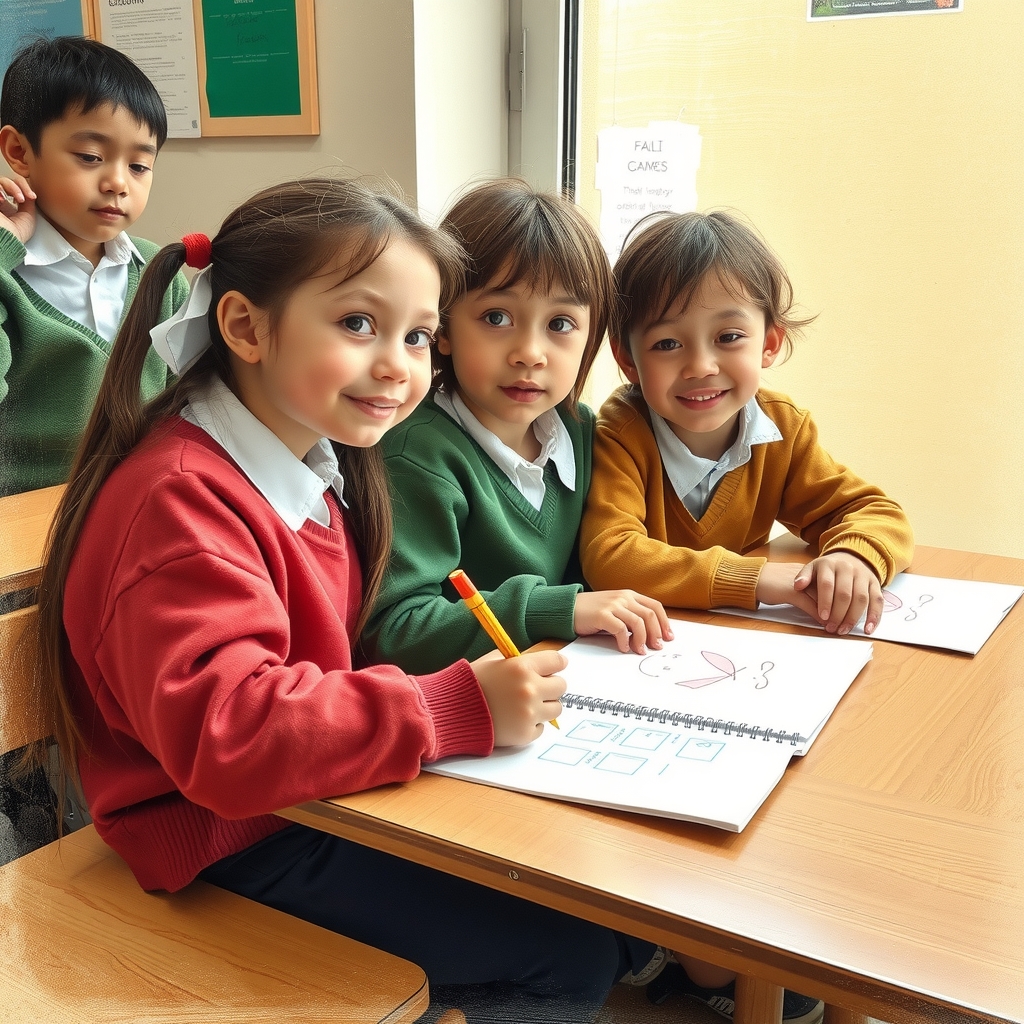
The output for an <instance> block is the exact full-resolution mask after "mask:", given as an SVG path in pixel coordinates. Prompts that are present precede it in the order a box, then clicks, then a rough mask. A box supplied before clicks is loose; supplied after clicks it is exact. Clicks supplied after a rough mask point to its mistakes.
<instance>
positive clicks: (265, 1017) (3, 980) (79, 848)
mask: <svg viewBox="0 0 1024 1024" xmlns="http://www.w3.org/2000/svg"><path fill="white" fill-rule="evenodd" d="M37 626H38V608H36V607H34V606H33V607H31V608H25V609H22V610H20V611H14V612H10V613H8V614H6V615H3V616H0V752H4V751H9V750H13V749H16V748H18V747H21V746H23V745H24V744H26V743H28V742H30V741H33V740H35V739H37V738H41V737H45V736H47V735H49V733H50V729H49V728H48V723H46V722H45V721H42V720H41V717H40V714H39V710H38V708H37V706H36V705H35V704H34V701H33V700H32V696H31V695H32V690H31V687H30V681H31V678H32V675H31V673H32V660H33V656H34V646H35V643H36V638H37ZM428 1003H429V998H428V989H427V979H426V976H425V975H424V973H423V971H422V970H421V969H420V968H419V967H416V966H415V965H414V964H411V963H409V962H408V961H406V960H400V959H399V958H397V957H394V956H391V955H390V954H388V953H383V952H381V951H380V950H377V949H373V948H372V947H370V946H364V945H363V944H362V943H359V942H355V941H353V940H352V939H347V938H345V937H343V936H341V935H336V934H335V933H333V932H329V931H326V930H325V929H323V928H318V927H316V926H315V925H312V924H309V923H308V922H306V921H301V920H299V919H298V918H294V917H291V916H289V915H288V914H283V913H281V912H279V911H276V910H271V909H270V908H268V907H264V906H262V905H261V904H259V903H254V902H252V901H250V900H246V899H243V898H242V897H240V896H236V895H234V894H233V893H229V892H227V891H225V890H223V889H218V888H217V887H216V886H213V885H208V884H206V883H204V882H198V881H197V882H193V883H192V884H191V885H189V886H187V887H186V888H185V889H183V890H182V891H180V892H177V893H173V894H167V893H161V894H152V893H146V892H143V890H142V889H140V888H139V886H138V883H137V882H136V881H135V878H134V877H133V876H132V873H131V871H129V869H128V867H127V865H126V864H125V863H124V861H123V860H121V858H120V857H119V856H118V855H117V854H116V853H114V852H113V851H112V850H111V849H110V848H109V847H108V846H106V845H105V844H104V843H103V841H102V840H101V839H100V837H99V836H98V835H97V834H96V830H95V829H94V828H93V827H92V826H91V825H90V826H87V827H86V828H83V829H81V830H79V831H78V832H73V833H71V834H69V835H67V836H65V837H64V838H63V839H60V840H58V841H57V842H55V843H51V844H50V845H49V846H44V847H43V848H42V849H39V850H36V851H35V852H34V853H30V854H27V855H26V856H23V857H20V858H19V859H17V860H15V861H13V862H12V863H10V864H7V865H4V866H3V867H0V1018H2V1019H3V1021H4V1022H5V1024H38V1022H41V1021H46V1022H50V1021H55V1022H57V1021H59V1022H61V1024H72V1022H73V1024H94V1022H95V1024H99V1022H103V1024H118V1022H120V1024H142V1022H157V1021H159V1022H160V1024H176V1022H182V1024H184V1022H202V1024H214V1022H218V1021H224V1022H227V1021H233V1022H238V1021H246V1022H260V1021H266V1022H268V1024H269V1022H273V1024H279V1022H280V1024H285V1022H300V1021H301V1022H304V1024H312V1022H321V1021H322V1022H327V1021H347V1022H354V1021H388V1022H399V1021H414V1020H416V1019H417V1018H418V1017H419V1016H420V1015H421V1014H422V1013H423V1012H424V1011H425V1010H426V1008H427V1005H428Z"/></svg>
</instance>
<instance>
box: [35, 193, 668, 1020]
mask: <svg viewBox="0 0 1024 1024" xmlns="http://www.w3.org/2000/svg"><path fill="white" fill-rule="evenodd" d="M182 263H188V264H189V265H190V266H193V267H196V268H198V269H199V273H198V274H197V275H196V277H195V279H194V281H193V283H192V288H191V292H190V295H189V299H188V301H187V302H186V303H185V305H184V306H183V307H182V308H181V310H179V312H178V313H177V314H175V316H174V317H173V318H172V319H171V320H170V321H166V322H164V323H162V324H157V325H156V326H154V324H155V322H156V320H157V316H158V310H159V301H160V297H161V296H162V295H163V293H164V291H165V290H166V288H167V285H168V284H169V282H170V281H171V279H172V278H173V276H174V274H175V273H177V272H178V270H179V269H180V268H181V266H182ZM461 275H462V262H461V253H460V250H459V247H458V245H457V244H456V243H454V242H453V241H452V240H451V239H450V238H449V237H448V236H447V235H444V234H442V233H439V232H437V231H434V230H432V229H429V228H427V227H426V226H424V225H423V224H422V223H420V221H418V220H417V219H416V217H415V216H414V215H413V214H412V213H411V212H410V211H409V210H408V209H406V207H405V206H404V205H402V204H401V203H400V202H399V201H397V200H396V199H394V198H393V197H391V196H390V195H387V194H385V193H382V192H380V191H375V190H372V189H368V188H366V187H364V186H361V185H359V184H356V183H352V182H343V181H334V180H307V181H296V182H291V183H287V184H284V185H280V186H277V187H274V188H270V189H267V190H266V191H264V192H261V193H260V194H258V195H256V196H254V197H253V198H252V199H251V200H249V201H248V202H246V203H244V204H243V205H242V206H240V207H239V208H238V209H237V210H235V211H234V212H233V213H232V214H231V215H230V216H229V217H228V218H227V220H226V221H225V222H224V224H223V226H222V227H221V229H220V231H219V232H218V234H217V236H216V237H215V238H214V239H213V240H212V242H211V241H210V240H209V239H207V238H206V237H205V236H202V235H190V236H188V237H186V238H185V239H184V240H183V241H182V242H179V243H174V244H172V245H168V246H166V247H165V248H164V249H162V250H161V251H160V253H159V254H158V255H157V256H156V257H155V258H154V259H153V260H152V262H151V263H150V266H149V268H148V269H147V271H146V274H145V277H144V279H143V281H142V283H141V286H140V290H139V293H138V296H137V298H136V300H135V303H134V305H133V306H132V309H131V311H130V313H129V316H128V319H127V320H126V322H125V324H124V327H123V329H122V331H121V333H120V335H119V337H118V339H117V343H116V344H115V346H114V350H113V352H112V354H111V358H110V362H109V366H108V369H107V373H106V376H105V378H104V381H103V385H102V388H101V390H100V394H99V398H98V403H97V407H96V410H95V412H94V414H93V417H92V420H91V422H90V424H89V427H88V429H87V431H86V434H85V437H84V439H83V441H82V445H81V447H80V449H79V452H78V455H77V457H76V460H75V465H74V467H73V470H72V474H71V479H70V481H69V483H68V486H67V491H66V494H65V496H64V500H63V501H62V503H61V506H60V508H59V510H58V514H57V518H56V522H55V526H54V529H53V532H52V536H51V541H50V549H49V554H48V559H47V565H46V570H45V575H44V580H43V584H42V588H41V591H40V603H41V612H42V629H43V636H42V645H41V646H42V649H43V652H44V655H43V656H44V662H45V664H44V666H43V669H44V671H43V673H42V674H41V678H43V679H46V680H48V681H49V683H50V687H51V689H50V692H49V693H48V695H47V696H48V697H49V703H50V705H51V708H52V710H53V713H54V717H55V720H56V722H57V730H56V731H57V738H58V741H59V745H60V749H61V752H62V755H63V758H64V761H65V764H66V765H67V766H69V767H70V768H73V767H74V766H75V765H76V764H77V770H78V774H79V777H80V779H81V784H82V788H83V790H84V793H85V796H86V799H87V802H88V805H89V809H90V812H91V813H92V816H93V819H94V821H95V823H96V828H97V831H98V832H99V833H100V834H101V835H102V836H103V838H104V839H105V840H106V842H107V843H109V844H110V846H112V847H113V848H114V849H115V850H117V851H118V853H120V854H121V856H123V857H124V859H125V860H126V861H127V862H128V864H129V866H130V867H131V868H132V870H133V872H134V873H135V875H136V877H137V878H138V880H139V882H140V884H141V885H142V886H143V887H144V888H146V889H166V890H170V891H174V890H176V889H179V888H181V887H182V886H184V885H187V884H188V883H189V882H190V881H192V879H194V878H196V877H199V876H201V877H203V878H205V879H207V880H209V881H211V882H213V883H215V884H217V885H221V886H224V887H225V888H229V889H231V890H233V891H235V892H238V893H240V894H242V895H245V896H247V897H250V898H252V899H256V900H258V901H260V902H263V903H265V904H268V905H270V906H274V907H277V908H279V909H282V910H285V911H288V912H291V913H294V914H296V915H298V916H300V917H303V918H305V919H307V920H310V921H313V922H315V923H317V924H320V925H323V926H325V927H328V928H331V929H334V930H336V931H339V932H343V933H345V934H347V935H350V936H352V937H353V938H356V939H359V940H361V941H364V942H368V943H371V944H373V945H376V946H379V947H382V948H384V949H387V950H389V951H391V952H393V953H395V954H397V955H399V956H402V957H406V958H408V959H410V960H413V961H415V962H417V963H419V964H420V965H421V966H423V968H424V969H425V970H426V972H427V974H428V976H429V978H430V982H431V985H432V987H433V989H434V992H435V995H437V994H438V993H441V994H444V993H446V992H447V993H448V994H449V996H451V998H452V999H453V1000H454V1001H455V1002H457V1003H458V1004H459V1005H460V1006H462V1007H463V1009H464V1010H465V1011H466V1013H467V1016H468V1017H469V1018H470V1019H483V1017H482V1016H481V1015H486V1017H487V1019H490V1015H493V1014H495V1013H499V1014H504V1015H505V1016H504V1017H503V1018H502V1019H505V1017H507V1018H508V1019H516V1020H523V1021H527V1020H563V1021H564V1020H576V1019H579V1020H589V1019H591V1017H592V1015H593V1013H594V1012H595V1010H596V1008H597V1007H598V1006H599V1005H600V1004H601V1003H602V1002H603V1000H604V997H605V996H606V994H607V992H608V990H609V988H610V987H611V985H612V984H613V983H614V982H615V981H616V980H618V979H619V978H620V977H622V976H623V975H625V974H635V975H641V974H642V973H643V972H644V970H645V969H646V968H647V967H648V964H649V963H650V962H651V961H652V959H654V958H655V950H654V947H653V946H652V945H651V944H650V943H646V942H640V941H638V940H634V939H630V938H628V937H625V936H621V935H618V934H616V933H614V932H611V931H609V930H607V929H604V928H600V927H597V926H595V925H591V924H589V923H586V922H583V921H579V920H577V919H575V918H571V917H568V916H566V915H564V914H559V913H555V912H553V911H550V910H547V909H545V908H543V907H539V906H536V905H534V904H531V903H526V902H523V901H520V900H517V899H515V898H513V897H510V896H505V895H502V894H501V893H497V892H492V891H490V890H488V889H485V888H483V887H480V886H477V885H474V884H471V883H469V882H466V881H463V880H460V879H457V878H452V877H449V876H446V875H444V874H441V873H439V872H434V871H430V870H428V869H426V868H422V867H419V866H417V865H415V864H411V863H407V862H404V861H402V860H400V859H398V858H394V857H391V856H388V855H385V854H381V853H378V852H376V851H373V850H369V849H365V848H363V847H360V846H358V845H356V844H352V843H348V842H346V841H344V840H341V839H338V838H337V837H334V836H330V835H326V834H324V833H320V832H317V831H314V830H311V829H308V828H305V827H303V826H298V825H291V824H289V823H288V822H286V821H284V820H283V819H281V818H278V817H275V816H274V815H273V813H272V812H273V811H275V810H276V809H278V808H281V807H287V806H289V805H292V804H295V803H301V802H302V801H306V800H311V799H316V798H320V797H325V796H330V795H332V794H338V793H347V792H353V791H356V790H360V789H364V788H367V787H370V786H376V785H380V784H382V783H387V782H395V781H400V780H406V779H411V778H413V777H414V776H415V775H416V774H417V773H418V772H419V770H420V767H421V765H422V764H423V763H424V762H429V761H433V760H435V759H437V758H439V757H443V756H445V755H447V754H459V753H463V754H464V753H476V754H486V753H489V752H490V750H491V749H492V747H493V746H494V745H501V744H521V743H526V742H529V741H530V740H531V739H533V738H534V737H536V736H537V735H538V734H539V733H540V731H541V729H542V727H543V723H544V722H545V721H547V720H548V719H551V718H554V717H555V716H557V715H558V714H559V713H560V711H561V705H560V704H559V697H560V696H561V694H562V692H563V689H564V686H563V683H562V680H561V679H559V678H558V676H557V675H555V674H554V673H556V672H558V671H559V670H560V669H561V668H562V667H563V666H564V663H565V662H564V658H563V657H562V655H561V654H558V653H555V652H544V653H536V654H527V655H524V656H523V657H521V658H516V659H511V660H507V661H506V660H503V659H501V658H500V657H498V656H496V655H495V654H491V655H487V656H485V657H482V658H479V659H477V660H476V661H475V662H473V664H472V665H470V664H469V663H467V662H466V661H464V660H463V661H459V662H457V663H456V664H454V665H451V666H449V667H447V668H444V669H442V670H441V671H439V672H435V673H432V674H429V675H418V676H412V675H409V674H407V673H405V672H403V671H402V670H400V669H399V668H397V667H395V666H391V665H373V666H363V667H357V666H356V664H354V662H358V657H357V655H356V647H357V642H358V638H359V633H360V630H361V629H362V626H363V623H364V621H365V618H366V615H367V613H368V610H369V608H370V607H372V604H373V599H374V596H375V595H376V593H377V590H378V588H379V586H380V582H381V577H382V574H383V572H384V569H385V564H386V560H387V555H388V550H389V545H390V538H391V514H390V505H389V499H388V491H387V484H386V480H385V477H384V473H383V468H382V464H381V459H380V455H379V453H378V450H377V447H376V442H377V441H379V440H380V438H381V436H382V435H383V433H384V432H385V431H386V430H387V429H388V428H389V427H391V426H393V425H394V424H396V423H398V422H400V421H401V420H403V419H404V418H405V417H406V416H407V415H408V414H409V413H410V412H411V411H412V410H413V408H414V407H415V406H416V404H417V403H418V402H419V401H420V399H422V398H423V396H424V395H425V394H426V391H427V388H428V385H429V383H430V376H431V371H430V342H431V340H432V338H433V335H434V333H435V332H436V330H437V327H438V317H439V310H440V309H443V308H445V307H446V306H447V304H448V303H449V302H450V301H451V300H452V298H453V297H454V296H455V295H457V294H458V291H459V287H460V282H461ZM151 340H152V344H153V345H154V346H155V347H156V349H157V351H158V352H159V353H160V354H161V355H162V356H163V357H164V359H165V360H166V362H167V363H168V365H169V366H170V367H171V369H172V370H173V372H174V373H175V374H177V376H178V381H177V384H176V385H174V386H172V387H171V388H170V389H169V390H167V391H166V392H164V393H163V394H162V395H160V396H159V397H158V398H156V399H154V400H153V401H152V402H150V403H148V404H147V405H142V404H141V403H140V398H139V377H140V372H141V369H142V365H143V361H144V359H145V356H146V352H147V351H148V349H149V346H150V342H151ZM448 986H457V988H456V989H454V990H452V989H449V988H448ZM467 986H468V987H467Z"/></svg>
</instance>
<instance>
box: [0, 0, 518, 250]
mask: <svg viewBox="0 0 1024 1024" xmlns="http://www.w3.org/2000/svg"><path fill="white" fill-rule="evenodd" d="M314 11H315V20H316V36H317V68H318V80H319V93H320V134H319V135H318V136H290V137H279V138H274V137H253V138H206V139H170V140H168V142H167V143H166V145H165V146H164V148H163V149H162V150H161V152H160V156H159V158H158V160H157V165H156V176H155V179H154V186H153V191H152V193H151V196H150V201H149V206H148V208H147V210H146V212H145V213H144V214H143V216H142V217H140V218H139V220H138V222H137V223H136V225H135V226H134V227H133V228H132V231H133V233H136V234H139V235H142V236H144V237H146V238H150V239H152V240H153V241H157V242H161V243H162V242H166V241H169V240H171V239H174V238H180V237H181V235H182V234H185V233H187V232H189V231H206V232H208V233H210V234H212V233H213V232H215V231H216V229H217V227H218V226H219V224H220V222H221V221H222V220H223V218H224V216H225V214H227V213H228V212H229V211H230V210H231V209H232V208H233V207H234V206H236V205H237V204H238V203H239V202H241V201H242V200H244V199H245V198H246V197H247V196H248V195H251V194H252V193H253V192H255V191H257V190H258V189H260V188H263V187H264V186H266V185H271V184H273V183H274V182H277V181H284V180H286V179H288V178H295V177H301V176H303V175H311V174H327V175H346V176H351V175H356V174H366V175H372V176H390V177H391V178H392V179H394V181H395V182H396V183H397V184H398V185H399V187H400V188H401V189H402V190H403V191H404V192H405V194H406V196H407V197H408V198H409V200H410V201H411V202H413V203H414V204H415V203H416V202H417V199H418V197H420V193H422V197H421V198H422V200H423V206H422V213H423V214H424V216H426V217H428V218H430V217H433V216H435V215H437V214H439V213H440V212H441V211H442V210H443V208H444V207H445V206H446V205H447V203H448V200H449V199H450V197H451V196H453V195H454V194H455V193H456V192H458V191H459V189H460V188H461V187H463V186H464V184H465V183H466V182H467V181H468V180H470V179H471V178H473V177H479V176H495V175H499V174H503V173H505V168H506V166H507V136H508V122H507V100H506V78H505V75H506V69H505V54H506V52H507V46H508V43H507V40H508V5H507V0H372V2H371V3H366V2H364V0H316V3H315V5H314ZM0 166H4V165H3V161H0Z"/></svg>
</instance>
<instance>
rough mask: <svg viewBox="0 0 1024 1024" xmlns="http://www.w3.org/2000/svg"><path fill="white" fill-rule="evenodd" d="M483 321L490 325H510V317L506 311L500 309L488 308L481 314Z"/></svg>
mask: <svg viewBox="0 0 1024 1024" xmlns="http://www.w3.org/2000/svg"><path fill="white" fill-rule="evenodd" d="M483 319H484V323H487V324H490V325H491V327H511V325H512V317H510V316H509V315H508V313H502V311H501V310H500V309H489V310H488V311H487V312H486V313H484V316H483Z"/></svg>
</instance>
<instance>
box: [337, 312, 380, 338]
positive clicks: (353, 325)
mask: <svg viewBox="0 0 1024 1024" xmlns="http://www.w3.org/2000/svg"><path fill="white" fill-rule="evenodd" d="M341 322H342V324H343V325H344V326H345V329H346V330H349V331H351V332H352V333H353V334H373V323H372V321H371V320H370V318H369V317H368V316H363V315H362V314H360V313H357V314H355V315H354V316H347V317H345V319H344V320H342V321H341Z"/></svg>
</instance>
